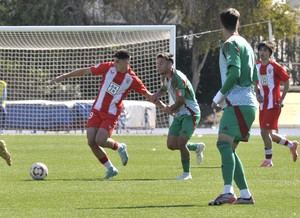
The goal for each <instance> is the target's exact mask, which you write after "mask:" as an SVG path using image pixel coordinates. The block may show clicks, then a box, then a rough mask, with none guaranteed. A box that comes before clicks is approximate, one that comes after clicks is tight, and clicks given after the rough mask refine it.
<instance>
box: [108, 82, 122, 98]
mask: <svg viewBox="0 0 300 218" xmlns="http://www.w3.org/2000/svg"><path fill="white" fill-rule="evenodd" d="M119 89H120V86H119V85H118V84H116V83H114V82H112V83H111V84H109V86H108V88H107V92H108V93H109V94H111V95H112V96H114V95H115V94H117V93H118V91H119Z"/></svg>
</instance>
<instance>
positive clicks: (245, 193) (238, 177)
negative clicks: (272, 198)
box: [233, 142, 255, 204]
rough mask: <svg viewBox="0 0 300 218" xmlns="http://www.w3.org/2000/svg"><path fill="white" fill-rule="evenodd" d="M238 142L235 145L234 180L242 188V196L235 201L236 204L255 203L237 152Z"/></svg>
mask: <svg viewBox="0 0 300 218" xmlns="http://www.w3.org/2000/svg"><path fill="white" fill-rule="evenodd" d="M238 143H239V142H234V147H233V149H234V158H235V170H234V182H235V184H236V185H237V187H238V188H239V190H240V197H239V198H238V199H237V200H236V201H235V204H254V202H255V201H254V199H253V197H252V194H251V192H250V190H249V187H248V183H247V180H246V177H245V173H244V167H243V164H242V161H241V160H240V158H239V156H238V155H237V153H236V148H237V146H238Z"/></svg>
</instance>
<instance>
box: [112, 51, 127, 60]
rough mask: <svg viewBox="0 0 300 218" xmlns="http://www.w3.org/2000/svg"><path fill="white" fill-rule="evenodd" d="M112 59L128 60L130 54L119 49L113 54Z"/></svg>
mask: <svg viewBox="0 0 300 218" xmlns="http://www.w3.org/2000/svg"><path fill="white" fill-rule="evenodd" d="M114 57H115V58H118V59H121V60H124V59H129V58H130V54H129V52H128V51H127V50H126V49H120V50H118V51H117V52H116V53H115V54H114Z"/></svg>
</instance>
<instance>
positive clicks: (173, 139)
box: [167, 117, 191, 180]
mask: <svg viewBox="0 0 300 218" xmlns="http://www.w3.org/2000/svg"><path fill="white" fill-rule="evenodd" d="M181 122H182V118H179V117H175V118H174V120H173V122H172V124H171V126H170V128H169V133H168V139H167V146H168V149H170V150H172V151H174V150H179V151H180V157H181V164H182V169H183V174H182V175H181V176H178V177H177V179H181V180H187V179H191V176H190V161H189V150H188V148H187V147H186V144H184V145H182V143H184V141H185V143H186V142H187V140H185V139H183V138H182V137H179V134H180V130H181ZM181 177H182V178H181Z"/></svg>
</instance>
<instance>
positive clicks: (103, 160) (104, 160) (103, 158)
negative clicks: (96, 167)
mask: <svg viewBox="0 0 300 218" xmlns="http://www.w3.org/2000/svg"><path fill="white" fill-rule="evenodd" d="M107 161H108V158H107V156H106V155H105V156H104V157H102V158H101V159H100V162H101V163H102V164H105V163H106V162H107Z"/></svg>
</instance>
